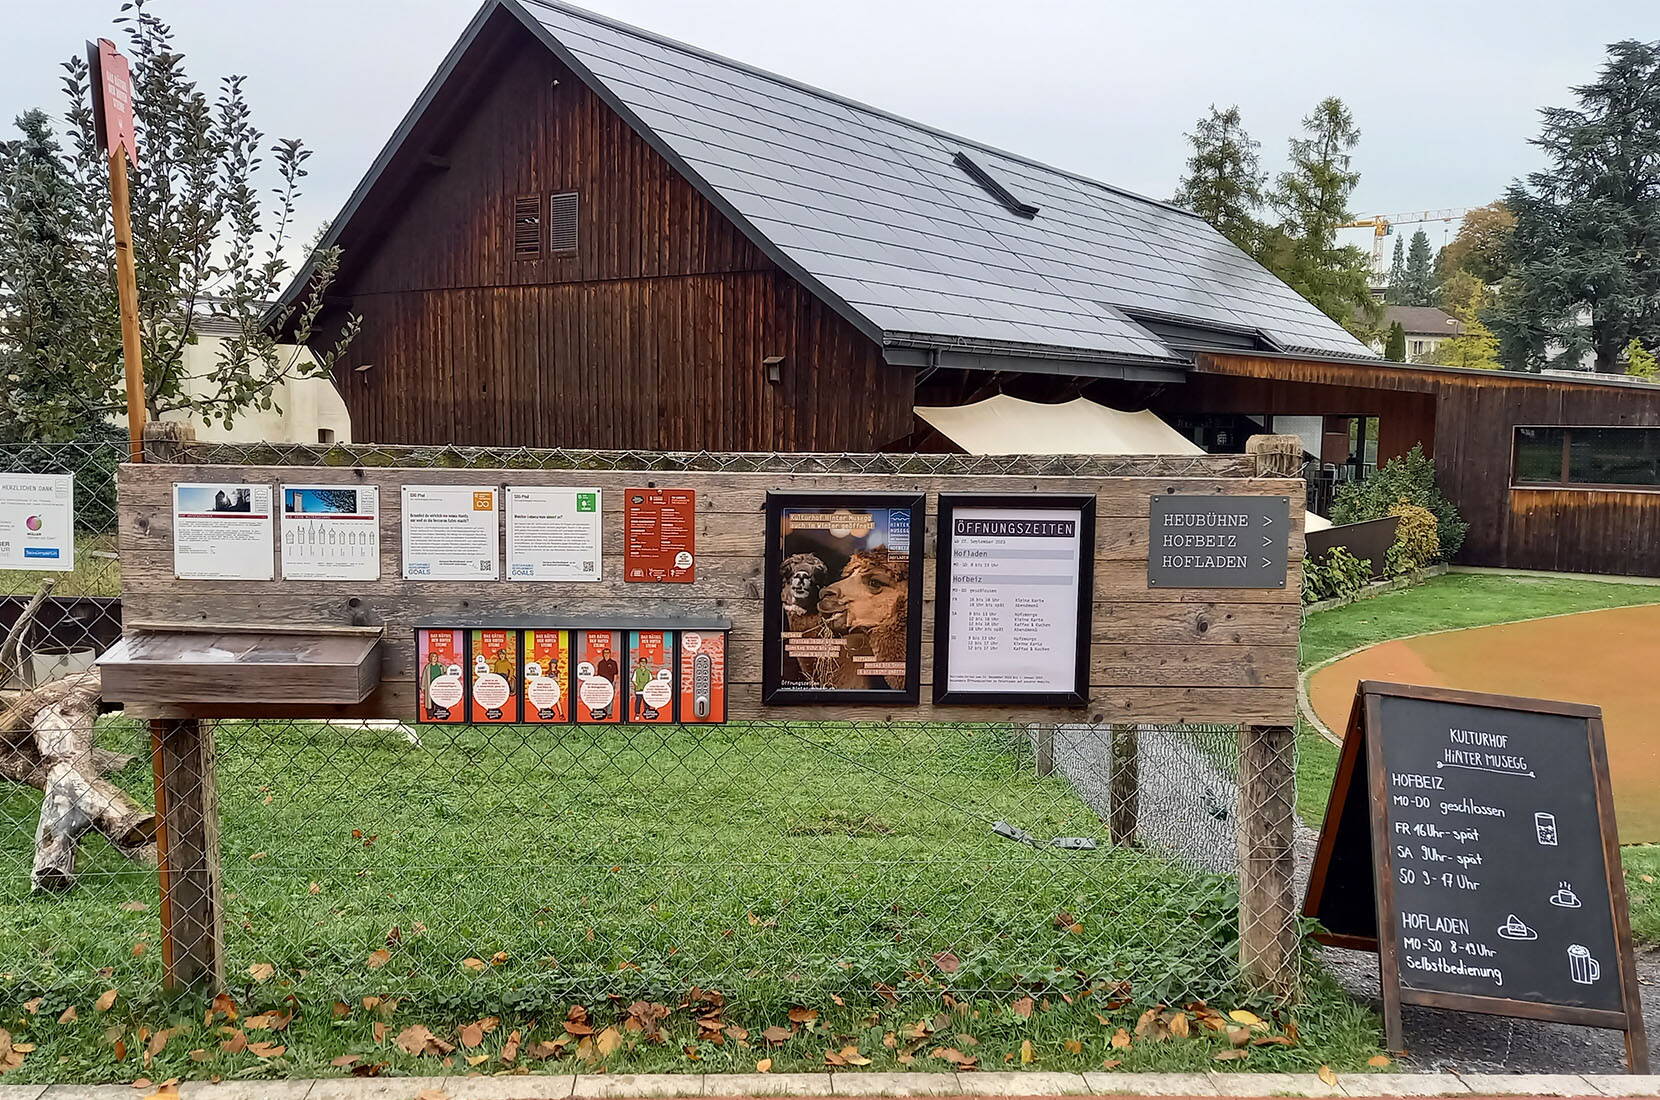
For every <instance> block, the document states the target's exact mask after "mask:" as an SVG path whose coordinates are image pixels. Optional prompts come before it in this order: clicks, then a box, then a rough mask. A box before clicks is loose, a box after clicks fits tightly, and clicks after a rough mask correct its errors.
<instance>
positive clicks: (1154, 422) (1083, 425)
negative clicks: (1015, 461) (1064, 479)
mask: <svg viewBox="0 0 1660 1100" xmlns="http://www.w3.org/2000/svg"><path fill="white" fill-rule="evenodd" d="M915 411H916V414H917V416H919V417H921V418H922V419H923V420H924V421H926V422H927V423H928V424H929V425H930V426H932V427H933V428H934V429H935V430H936V431H938V432H939V433H940V434H941V435H943V436H945V437H946V438H947V439H949V440H951V442H953V443H955V444H956V445H957V446H959V447H961V448H962V449H963V450H965V451H967V452H968V453H969V454H971V455H1022V454H1024V455H1201V454H1204V453H1205V452H1204V449H1203V448H1201V447H1200V446H1199V445H1198V444H1196V443H1194V442H1193V441H1192V440H1190V439H1188V438H1187V437H1186V436H1184V435H1182V433H1180V432H1178V431H1177V430H1176V429H1174V428H1172V427H1171V426H1170V425H1168V424H1166V423H1165V422H1164V421H1162V420H1160V419H1159V418H1158V417H1157V416H1155V415H1153V413H1152V412H1150V411H1147V410H1145V409H1144V410H1142V411H1141V412H1120V411H1119V410H1117V409H1109V408H1107V407H1106V406H1105V405H1101V404H1097V403H1096V402H1094V401H1091V400H1089V399H1088V398H1086V397H1079V398H1075V399H1073V400H1071V401H1067V402H1065V403H1063V404H1060V405H1043V404H1040V403H1038V402H1036V401H1023V400H1021V399H1020V398H1018V397H1008V396H1005V395H1003V394H998V395H997V396H996V397H988V398H986V399H985V400H984V401H977V402H975V403H974V404H972V405H943V406H936V405H918V406H917V407H916V410H915Z"/></svg>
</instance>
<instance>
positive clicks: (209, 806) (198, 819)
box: [150, 719, 225, 991]
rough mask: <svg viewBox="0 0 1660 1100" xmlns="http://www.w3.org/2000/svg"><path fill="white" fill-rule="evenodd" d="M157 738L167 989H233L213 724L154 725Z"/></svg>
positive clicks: (158, 840) (152, 731)
mask: <svg viewBox="0 0 1660 1100" xmlns="http://www.w3.org/2000/svg"><path fill="white" fill-rule="evenodd" d="M150 737H151V746H152V748H153V750H154V752H155V774H156V815H157V818H158V820H159V823H160V825H159V828H158V829H157V831H156V848H157V856H158V858H159V864H160V874H159V876H158V879H159V884H160V889H161V939H162V967H163V970H164V971H165V981H166V984H167V988H168V989H170V990H175V991H176V990H183V989H202V990H209V991H212V990H218V989H219V988H221V987H222V986H223V985H224V984H225V952H224V941H225V927H224V902H223V899H222V897H221V893H220V878H219V797H218V791H217V786H216V781H215V774H214V753H213V727H212V723H207V724H206V725H205V727H204V723H202V722H200V721H197V720H195V719H166V720H158V721H152V722H151V723H150Z"/></svg>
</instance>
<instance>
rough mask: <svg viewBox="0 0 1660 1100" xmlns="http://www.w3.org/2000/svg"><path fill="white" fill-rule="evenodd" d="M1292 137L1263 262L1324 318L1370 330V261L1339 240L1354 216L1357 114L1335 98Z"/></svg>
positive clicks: (1376, 312)
mask: <svg viewBox="0 0 1660 1100" xmlns="http://www.w3.org/2000/svg"><path fill="white" fill-rule="evenodd" d="M1303 134H1304V136H1303V137H1300V138H1293V139H1292V141H1291V167H1290V168H1289V169H1288V170H1287V171H1285V172H1283V173H1281V174H1280V177H1279V180H1278V181H1277V183H1276V186H1275V189H1274V196H1273V205H1274V207H1275V209H1276V210H1278V211H1279V213H1280V224H1279V226H1278V227H1276V229H1275V230H1274V231H1273V232H1272V233H1270V234H1268V240H1267V244H1266V245H1265V248H1264V250H1263V262H1264V263H1265V264H1266V265H1267V266H1268V268H1269V270H1271V271H1273V273H1274V274H1276V275H1278V276H1279V277H1280V278H1281V279H1283V280H1285V281H1286V283H1288V284H1290V286H1291V287H1292V289H1294V290H1296V291H1297V293H1299V294H1301V295H1302V296H1303V297H1305V298H1307V299H1308V300H1309V301H1310V302H1312V303H1314V305H1315V306H1317V307H1318V308H1319V309H1320V310H1321V312H1323V313H1325V314H1326V316H1328V317H1330V318H1332V320H1334V321H1337V322H1338V323H1339V324H1341V325H1343V326H1344V327H1346V328H1348V329H1350V330H1351V331H1354V332H1356V334H1357V335H1361V336H1362V337H1365V336H1370V335H1371V334H1372V332H1373V330H1374V328H1375V326H1376V324H1377V319H1378V317H1379V316H1380V315H1381V312H1382V311H1381V309H1380V307H1379V306H1378V303H1377V300H1376V299H1375V298H1373V296H1372V291H1371V275H1372V260H1371V257H1370V256H1368V255H1367V254H1366V253H1365V252H1362V251H1361V250H1360V249H1358V248H1354V247H1352V246H1345V247H1341V248H1339V247H1338V246H1337V227H1338V226H1340V225H1342V224H1343V223H1344V222H1347V221H1349V220H1350V215H1349V195H1350V194H1351V193H1352V192H1353V191H1354V188H1355V185H1356V184H1357V183H1359V182H1360V173H1359V172H1356V171H1355V170H1354V169H1353V168H1352V167H1351V164H1350V159H1351V158H1350V150H1352V149H1353V148H1354V147H1355V145H1356V144H1357V143H1358V142H1359V141H1360V131H1359V130H1358V129H1356V128H1355V123H1354V116H1353V115H1352V114H1350V112H1349V109H1348V108H1347V107H1345V106H1344V105H1343V101H1342V100H1340V99H1338V98H1336V97H1335V96H1329V97H1327V98H1326V99H1323V100H1321V101H1320V102H1319V104H1318V105H1316V106H1315V108H1314V111H1313V113H1312V114H1310V115H1309V116H1308V117H1307V118H1305V119H1303Z"/></svg>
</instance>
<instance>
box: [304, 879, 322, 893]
mask: <svg viewBox="0 0 1660 1100" xmlns="http://www.w3.org/2000/svg"><path fill="white" fill-rule="evenodd" d="M305 892H306V893H308V894H321V893H322V892H323V884H322V883H320V882H314V883H312V884H311V885H310V886H307V887H306V888H305Z"/></svg>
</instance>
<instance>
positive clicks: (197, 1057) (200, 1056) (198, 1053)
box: [190, 1047, 213, 1062]
mask: <svg viewBox="0 0 1660 1100" xmlns="http://www.w3.org/2000/svg"><path fill="white" fill-rule="evenodd" d="M190 1060H191V1061H192V1062H208V1061H212V1060H213V1055H211V1054H209V1053H208V1052H207V1050H206V1048H204V1047H197V1048H196V1049H195V1050H193V1051H191V1052H190Z"/></svg>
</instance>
